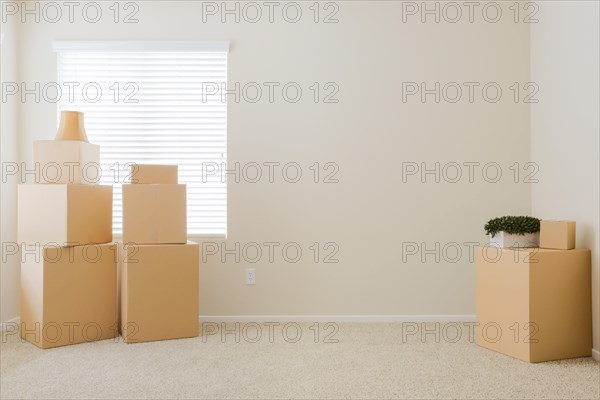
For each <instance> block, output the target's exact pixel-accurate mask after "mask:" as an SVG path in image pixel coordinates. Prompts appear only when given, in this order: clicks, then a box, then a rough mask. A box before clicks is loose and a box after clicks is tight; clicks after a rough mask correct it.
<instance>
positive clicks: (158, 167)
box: [131, 164, 178, 184]
mask: <svg viewBox="0 0 600 400" xmlns="http://www.w3.org/2000/svg"><path fill="white" fill-rule="evenodd" d="M177 169H178V167H177V165H163V164H133V165H132V166H131V183H138V184H152V183H163V184H177Z"/></svg>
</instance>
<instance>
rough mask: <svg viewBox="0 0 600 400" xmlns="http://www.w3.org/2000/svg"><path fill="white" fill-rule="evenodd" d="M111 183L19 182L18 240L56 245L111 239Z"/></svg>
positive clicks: (98, 241) (80, 243)
mask: <svg viewBox="0 0 600 400" xmlns="http://www.w3.org/2000/svg"><path fill="white" fill-rule="evenodd" d="M112 193H113V192H112V186H105V185H81V184H57V185H35V184H33V185H32V184H22V185H19V188H18V206H17V207H18V211H17V214H18V223H17V225H18V234H17V236H18V240H19V242H20V243H28V244H36V243H37V244H41V245H47V244H54V245H59V246H66V245H71V244H73V245H84V244H92V243H107V242H111V241H112Z"/></svg>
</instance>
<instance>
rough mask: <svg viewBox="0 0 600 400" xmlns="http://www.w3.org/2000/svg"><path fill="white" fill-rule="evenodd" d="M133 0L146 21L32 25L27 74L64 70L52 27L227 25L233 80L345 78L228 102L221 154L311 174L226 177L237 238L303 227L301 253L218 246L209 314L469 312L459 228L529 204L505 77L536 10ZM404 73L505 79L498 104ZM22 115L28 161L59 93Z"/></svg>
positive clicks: (208, 290)
mask: <svg viewBox="0 0 600 400" xmlns="http://www.w3.org/2000/svg"><path fill="white" fill-rule="evenodd" d="M219 3H220V2H219ZM139 4H140V12H139V14H138V16H137V17H138V18H139V20H140V22H139V23H138V24H129V25H125V24H114V23H113V22H112V21H111V20H110V18H109V19H104V20H102V21H101V22H99V23H97V24H87V23H85V22H81V21H79V22H76V23H74V24H69V23H57V24H50V23H44V22H41V23H37V24H35V23H30V24H27V25H26V26H24V27H23V29H22V35H21V43H22V44H23V46H22V50H21V54H20V57H21V58H20V64H21V78H22V79H23V80H25V81H27V82H30V83H33V82H36V81H40V82H51V81H54V80H55V79H56V58H55V54H54V53H52V51H51V48H50V45H51V43H52V41H53V40H229V41H230V42H231V45H232V46H231V53H230V57H229V82H230V85H232V83H234V82H242V83H245V82H253V81H255V82H267V81H279V82H288V81H296V82H299V83H300V84H301V85H302V87H303V88H304V89H305V91H306V93H307V95H306V96H307V97H308V95H309V93H310V92H309V90H308V89H307V88H308V86H310V85H311V84H312V83H313V82H322V83H324V82H330V81H333V82H336V83H337V84H338V85H339V87H340V92H339V94H338V96H337V97H338V98H339V103H337V104H315V103H313V102H312V101H309V100H308V99H306V100H303V101H300V102H298V103H296V104H289V103H286V102H283V101H281V99H279V100H276V101H275V103H273V104H270V103H268V102H266V101H263V102H260V103H258V104H249V103H246V102H240V103H235V102H230V104H229V107H228V108H229V111H228V112H229V116H228V119H229V123H228V124H229V126H228V150H229V162H230V163H234V162H236V161H237V162H241V163H245V162H252V161H254V162H259V163H262V162H268V161H279V162H281V163H286V162H297V163H299V164H300V165H301V166H302V167H303V172H304V176H305V178H303V179H302V180H301V181H300V182H299V183H296V184H289V183H286V182H284V181H282V179H277V181H276V183H273V184H270V183H268V182H264V181H263V182H262V183H258V184H250V183H240V184H235V183H233V182H230V183H229V186H228V189H229V199H228V214H229V236H228V239H227V246H228V247H229V248H232V247H233V246H234V244H235V242H240V244H241V246H244V245H245V244H247V243H250V242H258V243H263V242H273V241H278V242H280V243H282V245H283V244H285V243H287V242H297V243H299V244H300V246H301V248H302V249H303V256H302V259H301V260H300V261H299V262H298V263H288V262H285V260H284V259H283V258H282V256H281V253H280V252H278V253H276V257H275V262H273V263H270V262H269V261H268V259H267V256H266V254H263V258H262V261H260V262H257V263H255V264H250V263H248V262H240V263H236V262H234V261H233V259H232V256H229V259H228V261H227V262H225V263H221V262H220V261H219V260H218V259H217V257H214V256H213V257H210V258H209V259H208V260H207V263H204V264H202V265H201V286H200V288H201V299H200V310H201V314H203V315H248V314H254V315H256V314H267V315H268V314H271V315H300V314H304V315H385V314H388V315H472V314H474V309H475V307H474V294H475V291H474V268H473V264H472V262H470V261H469V257H468V254H467V250H468V248H467V247H465V246H464V245H463V243H464V242H482V241H484V240H485V237H484V234H483V233H484V232H483V224H484V222H485V221H486V220H487V219H489V218H491V217H495V216H499V215H504V214H528V213H530V211H531V189H530V185H528V184H525V183H523V182H522V180H523V179H522V178H523V177H522V176H521V177H520V182H519V183H514V182H513V178H512V175H511V174H512V173H513V172H512V171H511V170H510V169H509V167H510V166H511V165H513V164H514V163H515V162H519V163H521V165H522V164H523V163H525V162H527V161H529V158H530V140H529V124H530V121H529V106H528V104H523V103H522V102H519V103H517V104H515V103H514V102H513V101H512V94H511V92H510V90H509V89H508V87H509V86H510V85H512V83H513V82H520V83H521V84H524V83H525V82H527V81H528V80H529V70H530V65H529V27H528V26H527V25H525V24H515V23H513V22H512V20H511V19H510V18H503V19H502V21H501V22H499V23H496V24H492V23H487V22H485V21H483V20H482V19H481V17H478V18H477V22H476V23H473V24H471V23H468V22H464V21H463V22H461V23H457V24H450V23H444V22H442V23H439V24H436V23H426V24H423V23H420V22H418V19H417V18H414V19H412V18H411V19H409V21H408V22H407V23H402V16H401V11H402V9H401V3H400V2H347V3H345V2H341V3H339V4H340V11H339V13H338V15H337V17H338V18H339V23H337V24H314V23H313V22H311V19H312V15H310V14H308V13H307V12H308V11H309V10H307V8H306V7H307V5H306V4H305V9H304V12H305V13H307V14H305V15H306V17H305V18H303V20H302V21H301V22H299V23H297V24H290V23H286V22H284V21H283V20H282V19H281V17H278V18H277V20H276V22H275V23H273V24H269V23H268V22H262V23H257V24H251V23H244V22H242V23H239V24H236V23H226V24H222V23H220V22H218V19H217V18H212V19H210V20H209V21H208V22H206V23H203V22H202V18H201V15H202V14H201V2H177V1H169V2H166V1H165V2H157V1H152V2H140V3H139ZM403 81H415V82H421V81H425V82H427V83H428V85H429V86H430V87H431V86H432V85H433V84H434V82H441V83H442V84H444V83H446V82H459V83H462V82H480V83H481V85H483V84H485V83H487V82H498V84H499V85H501V87H502V88H503V90H504V93H503V97H502V100H501V101H499V102H498V103H495V104H492V103H488V102H486V101H484V100H482V97H481V92H480V89H479V90H478V91H477V92H476V98H475V101H474V102H473V103H470V102H469V101H468V100H466V99H465V98H466V93H465V95H464V96H463V100H462V101H460V102H458V103H456V104H451V103H448V102H446V101H441V102H440V103H439V104H436V103H435V102H433V101H431V96H429V101H428V102H427V103H426V104H422V103H420V102H419V101H416V100H411V101H409V102H407V103H403V101H402V92H401V89H402V82H403ZM480 88H481V86H480ZM465 90H466V89H465ZM20 115H21V118H20V128H21V131H20V132H21V140H20V155H21V157H22V159H23V160H26V161H30V160H31V143H32V141H33V140H36V139H48V138H51V137H52V136H53V135H54V130H55V126H56V108H55V106H54V105H53V104H48V103H44V102H41V103H33V102H27V103H26V104H23V106H22V108H21V113H20ZM315 161H318V162H320V163H322V164H323V163H326V162H330V161H331V162H335V163H337V164H338V165H339V168H340V170H339V173H338V178H339V179H340V183H338V184H322V183H321V184H315V183H313V182H312V175H310V174H312V171H310V170H309V169H308V167H309V166H310V165H312V164H313V163H314V162H315ZM403 162H416V163H421V162H426V163H428V165H429V167H432V166H433V165H434V164H435V163H436V162H439V163H448V162H457V163H459V164H462V163H465V162H467V163H468V162H479V163H481V164H482V165H483V164H486V163H490V162H495V163H498V164H499V165H500V166H501V167H502V173H503V176H502V179H501V180H500V182H499V183H488V182H486V180H485V179H484V178H483V177H482V174H481V169H480V168H481V167H479V168H478V169H477V170H476V171H475V172H476V174H475V176H474V182H473V183H470V182H469V181H468V177H467V176H466V174H467V172H468V171H467V170H466V167H464V168H465V169H463V174H464V175H463V178H462V180H461V181H460V182H458V183H449V182H444V181H442V182H440V183H437V184H436V183H432V182H431V180H432V177H429V183H426V184H423V183H421V182H419V181H418V179H416V178H414V177H413V178H411V179H409V181H408V183H403V182H402V174H401V172H402V163H403ZM206 241H208V242H211V241H214V240H212V239H207V240H205V242H206ZM314 242H319V243H321V245H323V244H324V243H326V242H336V243H337V244H338V246H339V253H338V254H337V258H338V259H339V260H340V262H339V263H337V264H324V263H315V262H314V261H313V259H312V257H313V253H312V252H311V250H310V249H309V247H310V246H311V245H312V244H313V243H314ZM403 242H415V243H418V244H419V246H421V245H422V244H424V245H425V246H427V247H428V248H434V246H435V244H436V242H439V243H440V246H442V247H443V246H444V245H446V244H447V243H458V244H459V245H460V248H461V251H462V252H463V255H462V257H461V258H459V259H458V261H457V262H456V263H452V262H449V260H448V259H446V260H444V258H443V257H442V259H441V260H440V262H436V261H435V259H434V257H435V256H434V255H429V256H427V259H426V260H425V262H421V260H420V259H419V256H418V255H415V256H410V257H408V258H407V262H406V263H403V261H402V243H403ZM280 248H281V247H279V249H280ZM324 253H325V251H324V250H321V255H320V256H321V258H323V256H324ZM447 257H448V258H453V257H454V255H453V254H451V253H449V254H447ZM246 267H254V268H256V274H257V285H255V286H246V285H245V282H244V279H245V278H244V269H245V268H246Z"/></svg>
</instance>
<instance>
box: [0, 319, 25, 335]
mask: <svg viewBox="0 0 600 400" xmlns="http://www.w3.org/2000/svg"><path fill="white" fill-rule="evenodd" d="M20 320H21V318H20V317H15V318H11V319H9V320H8V321H4V322H0V332H4V331H5V330H6V328H7V327H9V326H14V325H15V324H16V325H17V326H18V325H19V321H20Z"/></svg>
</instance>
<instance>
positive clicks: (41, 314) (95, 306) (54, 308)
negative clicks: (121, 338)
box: [20, 243, 118, 349]
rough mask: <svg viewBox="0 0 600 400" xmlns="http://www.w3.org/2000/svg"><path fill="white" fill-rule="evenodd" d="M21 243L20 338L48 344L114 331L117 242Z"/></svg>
mask: <svg viewBox="0 0 600 400" xmlns="http://www.w3.org/2000/svg"><path fill="white" fill-rule="evenodd" d="M24 246H25V247H26V248H25V249H23V250H22V251H23V260H22V263H21V329H20V335H21V338H22V339H24V340H27V341H29V342H31V343H33V344H35V345H36V346H38V347H40V348H42V349H47V348H51V347H58V346H65V345H70V344H76V343H84V342H90V341H96V340H103V339H110V338H114V337H116V336H117V332H118V325H117V251H118V248H117V246H116V245H115V244H113V243H109V244H99V245H89V246H70V247H41V246H27V245H24Z"/></svg>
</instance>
